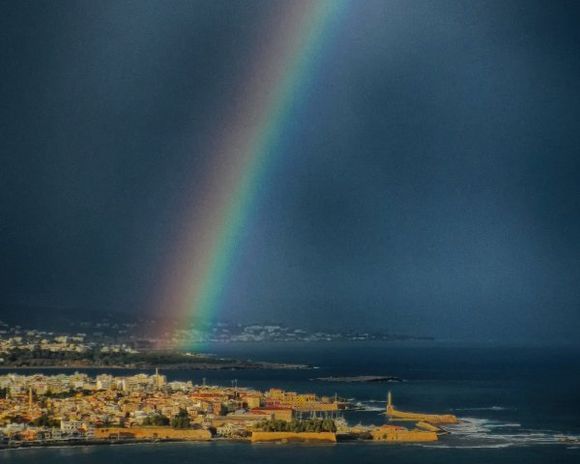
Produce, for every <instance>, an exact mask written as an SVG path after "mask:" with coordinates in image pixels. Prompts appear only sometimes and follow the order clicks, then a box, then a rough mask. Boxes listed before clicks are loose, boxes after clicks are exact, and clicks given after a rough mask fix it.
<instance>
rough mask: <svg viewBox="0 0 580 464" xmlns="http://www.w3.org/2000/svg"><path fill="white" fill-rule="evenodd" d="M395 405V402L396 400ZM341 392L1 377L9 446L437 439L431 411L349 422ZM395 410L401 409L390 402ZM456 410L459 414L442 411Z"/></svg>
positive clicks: (157, 377)
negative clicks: (410, 421) (411, 419)
mask: <svg viewBox="0 0 580 464" xmlns="http://www.w3.org/2000/svg"><path fill="white" fill-rule="evenodd" d="M389 405H391V404H390V403H389ZM349 406H350V405H349V403H348V402H345V401H343V400H340V399H339V398H337V397H335V396H317V395H315V394H313V393H296V392H292V391H285V390H282V389H279V388H270V389H269V390H267V391H265V392H263V391H259V390H254V389H249V388H240V387H238V386H237V385H232V386H230V387H223V386H208V385H205V383H204V384H202V385H194V384H193V383H192V382H191V381H188V382H184V381H168V380H167V378H166V376H165V375H161V374H159V372H158V371H156V373H155V374H154V375H146V374H137V375H132V376H113V375H110V374H101V375H97V376H96V377H90V376H88V375H87V374H83V373H75V374H72V375H64V374H59V375H51V376H47V375H44V374H34V375H18V374H8V375H3V376H0V447H4V448H12V447H21V446H55V445H62V444H114V443H127V442H144V441H207V440H213V439H222V440H224V439H230V440H243V441H248V442H251V443H255V442H261V441H278V442H289V441H317V442H331V443H334V442H337V441H342V440H361V441H364V440H375V441H384V442H422V441H437V440H438V439H439V436H440V435H442V434H443V433H444V431H443V430H441V429H440V428H439V426H438V425H437V424H442V423H444V422H443V421H435V422H437V423H435V422H433V423H431V421H430V417H435V416H429V415H421V417H419V418H417V421H419V422H420V423H417V424H415V426H413V428H408V427H402V426H400V425H394V424H384V425H382V426H377V425H374V426H362V425H358V426H350V425H349V424H348V423H347V421H346V420H345V419H344V417H343V411H344V410H345V409H348V408H349ZM386 412H387V413H389V412H392V410H389V409H387V411H386ZM437 417H438V418H441V417H450V416H437Z"/></svg>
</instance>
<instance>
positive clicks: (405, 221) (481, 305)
mask: <svg viewBox="0 0 580 464" xmlns="http://www.w3.org/2000/svg"><path fill="white" fill-rule="evenodd" d="M1 3H2V6H1V11H2V14H1V15H0V63H1V69H2V77H1V79H0V103H1V104H0V153H1V157H2V162H1V166H0V300H1V301H0V303H1V304H13V303H19V304H29V305H46V306H72V307H78V308H80V309H79V311H82V308H91V309H94V308H106V309H111V310H119V311H133V312H143V311H153V312H155V308H151V307H150V304H149V302H150V301H151V300H152V297H153V296H154V293H155V292H156V285H158V284H159V282H161V281H163V278H164V274H165V273H166V272H167V271H168V270H167V268H166V265H165V264H164V263H166V262H167V256H168V255H169V254H171V253H173V252H174V251H175V250H173V249H172V238H173V237H174V236H175V230H176V229H178V228H179V227H180V218H183V217H186V216H187V214H188V212H189V211H190V210H191V207H192V206H191V205H192V203H195V198H187V195H186V192H191V191H192V190H191V188H190V187H191V185H195V183H198V182H201V181H202V180H203V179H205V178H206V177H207V176H208V173H207V172H204V167H205V166H208V163H207V159H206V158H207V157H208V156H211V152H208V151H207V150H204V147H206V146H207V138H208V137H209V135H208V134H209V133H210V132H211V131H212V130H214V129H215V126H216V124H219V119H217V117H216V115H223V114H224V109H226V108H227V105H228V104H229V103H230V102H231V101H235V99H236V98H239V95H238V93H239V81H240V76H241V75H244V73H245V72H246V71H247V66H248V60H249V59H250V57H251V56H253V55H254V52H255V49H256V47H264V46H267V43H268V42H269V41H271V40H272V37H271V34H272V33H273V29H272V27H271V24H272V21H283V14H284V3H283V2H271V1H266V0H263V1H244V2H237V1H228V2H225V1H215V0H207V1H179V0H175V1H172V2H166V1H162V0H158V1H153V0H134V1H122V0H121V1H120V0H115V1H106V0H103V1H98V2H95V1H64V0H63V1H58V2H54V1H48V0H47V1H41V0H35V1H24V0H17V1H16V0H15V1H11V2H6V1H3V2H1ZM579 25H580V4H579V3H578V2H575V1H569V2H566V1H558V2H547V1H538V2H535V1H532V0H522V1H515V0H498V1H437V2H432V1H427V0H425V1H413V0H411V1H408V0H401V1H391V0H384V1H373V0H364V1H352V2H350V4H349V5H348V7H347V14H346V15H345V17H343V18H342V20H341V22H340V24H339V25H338V26H337V27H336V30H334V31H333V34H332V36H331V37H330V38H329V39H328V40H327V41H326V42H324V44H323V48H322V51H321V53H320V56H319V63H318V65H317V67H316V73H315V74H314V75H312V76H309V79H310V81H309V82H310V83H309V86H310V87H309V89H308V93H307V95H306V97H305V98H303V99H301V101H300V103H299V105H297V108H295V111H294V114H293V120H292V123H291V124H289V127H288V129H287V130H288V133H287V134H286V135H287V140H286V141H285V142H284V143H283V144H280V148H279V149H280V151H281V152H280V153H277V154H276V161H275V162H274V163H272V165H271V166H270V167H269V169H268V172H267V175H266V176H265V177H264V179H262V182H261V185H260V189H259V195H258V198H257V201H256V202H255V204H254V205H253V207H252V211H251V214H250V216H249V217H248V222H247V224H246V227H245V229H244V232H243V234H241V236H240V237H239V243H238V249H239V253H238V258H237V260H236V261H235V262H232V263H231V266H232V269H231V273H230V275H231V278H230V281H229V283H228V286H227V290H226V294H225V295H224V298H223V307H222V308H221V309H220V314H221V317H222V318H224V319H231V320H235V321H241V322H253V321H280V322H286V323H289V324H291V325H297V326H319V327H324V326H332V327H344V326H350V325H355V326H358V327H383V328H388V329H389V330H392V331H393V332H405V333H415V334H425V335H434V336H436V337H443V338H446V337H458V338H464V337H477V338H484V339H487V338H493V339H511V338H516V339H524V340H525V339H534V340H537V339H541V340H553V339H568V340H573V339H574V338H575V337H576V335H577V333H578V331H579V330H580V84H579V82H580V53H579V52H578V51H579V50H580V27H579ZM274 32H275V31H274ZM265 44H266V45H265ZM214 133H215V132H214ZM0 306H1V305H0ZM0 311H1V309H0ZM0 315H1V312H0Z"/></svg>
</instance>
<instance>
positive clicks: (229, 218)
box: [164, 0, 346, 327]
mask: <svg viewBox="0 0 580 464" xmlns="http://www.w3.org/2000/svg"><path fill="white" fill-rule="evenodd" d="M284 5H285V8H286V9H287V10H288V11H285V14H284V17H283V18H278V20H279V21H280V22H279V23H278V24H274V25H271V27H272V28H273V29H275V30H273V31H272V33H271V37H264V43H262V44H261V53H258V55H259V56H258V57H257V59H256V60H254V66H253V67H252V72H251V75H250V76H249V78H248V79H247V81H248V82H247V83H246V85H245V87H244V88H243V89H241V92H243V95H244V98H243V99H242V103H241V104H239V105H238V107H237V108H238V109H237V110H236V112H235V114H233V115H232V119H231V120H230V121H226V122H225V123H224V124H222V126H221V131H220V133H221V141H220V145H219V147H218V148H216V149H214V150H215V153H213V154H212V155H211V156H213V159H215V160H216V161H215V162H216V164H215V165H214V166H212V168H211V171H212V172H211V173H210V174H209V176H208V184H207V185H206V186H205V188H204V194H203V198H202V199H201V200H199V199H197V198H196V199H195V200H196V202H197V201H200V204H201V207H199V208H198V210H197V213H196V215H195V218H194V219H192V220H191V224H189V225H187V226H186V227H185V232H186V233H187V234H190V236H188V237H186V238H185V239H184V243H185V244H187V245H185V246H184V247H183V249H182V250H181V252H180V255H181V256H180V257H179V264H178V265H177V266H176V268H174V269H173V274H171V275H170V276H169V278H170V279H175V280H176V281H178V282H180V283H178V284H177V285H175V284H173V285H170V286H169V288H170V291H169V293H170V294H169V295H167V296H166V298H165V300H164V304H166V305H171V306H173V307H177V310H178V311H179V312H180V314H182V316H180V317H179V318H180V320H181V321H182V322H183V327H186V326H188V325H190V324H191V323H193V324H196V325H203V324H206V323H208V322H211V320H212V318H213V317H214V316H215V313H216V311H217V308H218V307H219V300H220V297H221V296H222V294H223V292H224V289H225V287H226V285H227V281H228V278H229V271H230V267H231V261H232V256H233V255H234V254H235V251H236V248H237V247H238V246H239V238H240V234H241V232H242V230H243V229H244V227H245V225H246V222H247V220H248V216H249V212H250V210H251V208H252V205H253V204H254V202H255V199H256V195H257V190H258V188H259V186H260V183H261V180H262V179H263V178H264V176H265V175H266V172H267V169H268V166H269V165H270V163H271V162H272V158H273V157H275V155H276V151H277V144H278V142H279V139H280V136H281V135H282V133H283V131H284V130H285V127H286V126H287V125H288V123H289V122H290V121H291V118H292V117H293V115H294V114H295V112H296V109H297V108H296V102H298V101H300V99H301V98H302V97H303V94H304V92H305V91H306V88H307V86H308V82H309V80H310V79H311V78H313V77H314V74H315V73H316V68H317V66H316V65H317V62H318V61H319V58H320V54H321V53H322V49H323V46H324V43H325V41H326V38H327V37H328V35H329V34H331V32H332V29H333V25H334V26H336V24H337V22H338V19H339V17H340V13H341V12H343V11H345V5H346V3H345V0H308V1H302V0H299V1H296V0H292V1H291V0H288V2H287V3H286V4H284ZM269 41H270V42H269ZM200 211H201V213H200Z"/></svg>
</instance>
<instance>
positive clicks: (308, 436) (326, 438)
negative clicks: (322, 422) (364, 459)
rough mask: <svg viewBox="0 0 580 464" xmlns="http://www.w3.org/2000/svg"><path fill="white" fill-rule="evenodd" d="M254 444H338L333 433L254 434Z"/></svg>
mask: <svg viewBox="0 0 580 464" xmlns="http://www.w3.org/2000/svg"><path fill="white" fill-rule="evenodd" d="M251 440H252V443H256V442H261V441H262V442H263V441H319V442H330V443H335V442H336V434H335V433H332V432H252V439H251Z"/></svg>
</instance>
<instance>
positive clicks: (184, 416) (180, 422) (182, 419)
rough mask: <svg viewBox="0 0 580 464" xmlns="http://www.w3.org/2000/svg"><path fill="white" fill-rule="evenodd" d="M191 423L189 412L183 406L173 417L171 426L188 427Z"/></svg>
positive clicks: (177, 427) (175, 427) (176, 427)
mask: <svg viewBox="0 0 580 464" xmlns="http://www.w3.org/2000/svg"><path fill="white" fill-rule="evenodd" d="M190 425H191V424H190V421H189V414H188V413H187V411H186V410H185V409H183V408H181V409H180V410H179V412H178V413H177V414H176V415H175V416H174V417H173V419H171V427H173V428H174V429H188V428H189V427H190Z"/></svg>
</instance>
